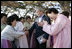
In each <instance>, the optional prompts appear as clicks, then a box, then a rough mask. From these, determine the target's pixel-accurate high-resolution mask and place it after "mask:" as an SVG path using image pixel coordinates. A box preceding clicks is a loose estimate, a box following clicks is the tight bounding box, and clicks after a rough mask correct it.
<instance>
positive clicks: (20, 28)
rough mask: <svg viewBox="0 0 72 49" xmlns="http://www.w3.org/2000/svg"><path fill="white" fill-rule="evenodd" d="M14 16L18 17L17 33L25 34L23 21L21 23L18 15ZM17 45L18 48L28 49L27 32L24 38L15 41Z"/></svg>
mask: <svg viewBox="0 0 72 49" xmlns="http://www.w3.org/2000/svg"><path fill="white" fill-rule="evenodd" d="M13 16H15V17H16V20H17V22H16V26H15V27H14V28H15V30H16V31H19V32H25V29H24V26H23V21H22V22H21V21H19V17H18V16H17V15H16V14H13ZM15 44H16V46H17V48H28V44H27V37H26V32H25V34H24V35H23V36H21V37H19V38H17V39H16V40H15Z"/></svg>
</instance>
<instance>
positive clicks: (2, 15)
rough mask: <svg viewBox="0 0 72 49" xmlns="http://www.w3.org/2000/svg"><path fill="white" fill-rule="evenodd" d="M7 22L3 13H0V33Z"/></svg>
mask: <svg viewBox="0 0 72 49" xmlns="http://www.w3.org/2000/svg"><path fill="white" fill-rule="evenodd" d="M6 22H7V15H6V14H4V13H1V31H2V30H3V29H4V28H5V27H6V25H7V24H6Z"/></svg>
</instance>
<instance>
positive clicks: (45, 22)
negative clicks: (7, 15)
mask: <svg viewBox="0 0 72 49" xmlns="http://www.w3.org/2000/svg"><path fill="white" fill-rule="evenodd" d="M37 24H38V26H41V27H43V25H44V24H48V23H47V21H45V20H43V22H38V23H37Z"/></svg>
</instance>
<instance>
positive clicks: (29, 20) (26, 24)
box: [24, 16, 31, 30]
mask: <svg viewBox="0 0 72 49" xmlns="http://www.w3.org/2000/svg"><path fill="white" fill-rule="evenodd" d="M24 27H25V28H27V30H28V29H30V28H31V17H30V16H26V22H25V23H24Z"/></svg>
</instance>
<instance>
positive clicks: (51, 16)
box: [47, 12, 56, 19]
mask: <svg viewBox="0 0 72 49" xmlns="http://www.w3.org/2000/svg"><path fill="white" fill-rule="evenodd" d="M47 15H48V16H49V17H50V19H55V18H56V14H54V13H53V12H51V13H48V14H47Z"/></svg>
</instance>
